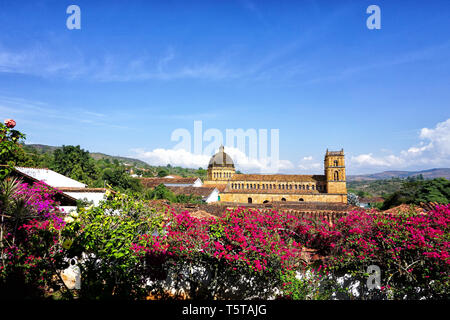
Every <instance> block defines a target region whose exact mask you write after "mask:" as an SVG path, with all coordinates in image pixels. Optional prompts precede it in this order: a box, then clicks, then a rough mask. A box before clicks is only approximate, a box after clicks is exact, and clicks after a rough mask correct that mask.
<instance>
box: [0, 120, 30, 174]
mask: <svg viewBox="0 0 450 320" xmlns="http://www.w3.org/2000/svg"><path fill="white" fill-rule="evenodd" d="M15 126H16V122H15V121H14V120H12V119H7V120H5V124H3V123H0V164H3V165H8V166H9V168H1V169H0V178H4V177H6V176H7V175H8V174H9V172H10V168H11V167H13V166H14V165H15V164H16V162H17V161H18V160H19V158H20V157H19V155H20V154H22V155H23V150H22V146H21V145H20V144H19V141H20V140H21V139H25V135H24V134H23V133H21V132H20V131H17V130H13V128H14V127H15Z"/></svg>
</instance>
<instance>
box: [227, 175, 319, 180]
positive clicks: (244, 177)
mask: <svg viewBox="0 0 450 320" xmlns="http://www.w3.org/2000/svg"><path fill="white" fill-rule="evenodd" d="M230 181H264V182H266V181H272V182H317V181H326V179H325V176H324V175H302V174H235V175H233V177H232V178H231V179H230Z"/></svg>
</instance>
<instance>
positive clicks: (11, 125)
mask: <svg viewBox="0 0 450 320" xmlns="http://www.w3.org/2000/svg"><path fill="white" fill-rule="evenodd" d="M5 125H6V126H7V127H8V128H10V129H12V128H14V127H15V126H16V122H15V121H14V120H13V119H6V120H5Z"/></svg>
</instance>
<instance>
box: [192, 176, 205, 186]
mask: <svg viewBox="0 0 450 320" xmlns="http://www.w3.org/2000/svg"><path fill="white" fill-rule="evenodd" d="M202 185H203V182H202V180H201V179H200V178H198V179H197V180H195V182H194V183H193V184H192V186H193V187H201V186H202Z"/></svg>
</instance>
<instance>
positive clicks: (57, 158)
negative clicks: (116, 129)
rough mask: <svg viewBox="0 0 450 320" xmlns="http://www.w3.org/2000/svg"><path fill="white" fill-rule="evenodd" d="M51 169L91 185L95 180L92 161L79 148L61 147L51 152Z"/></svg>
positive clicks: (95, 173)
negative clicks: (52, 157)
mask: <svg viewBox="0 0 450 320" xmlns="http://www.w3.org/2000/svg"><path fill="white" fill-rule="evenodd" d="M53 156H54V159H53V167H52V169H54V170H55V171H56V172H58V173H60V174H62V175H65V176H67V177H70V178H72V179H75V180H78V181H81V182H84V183H86V184H90V183H92V181H93V180H95V179H96V178H97V172H96V168H95V163H94V159H92V158H91V156H90V155H89V152H88V151H85V150H83V149H81V148H80V146H64V145H63V146H62V148H61V149H56V150H55V151H54V152H53Z"/></svg>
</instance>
